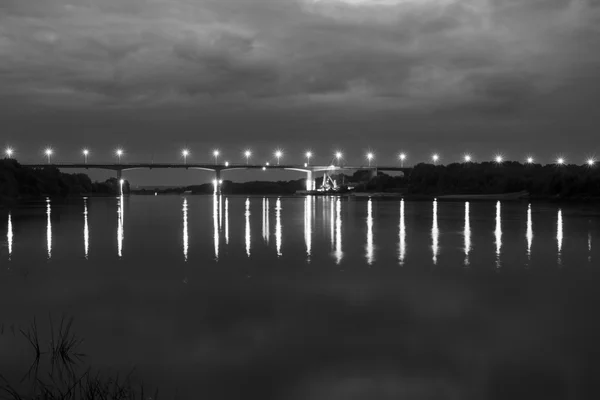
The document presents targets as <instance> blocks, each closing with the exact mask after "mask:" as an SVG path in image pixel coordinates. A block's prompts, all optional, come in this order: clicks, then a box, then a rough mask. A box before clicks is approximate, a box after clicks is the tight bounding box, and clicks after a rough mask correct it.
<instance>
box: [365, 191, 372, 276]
mask: <svg viewBox="0 0 600 400" xmlns="http://www.w3.org/2000/svg"><path fill="white" fill-rule="evenodd" d="M366 250H367V251H366V257H367V263H368V264H369V265H371V264H373V261H374V247H373V200H371V198H369V202H368V203H367V246H366Z"/></svg>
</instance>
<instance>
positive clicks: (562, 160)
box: [556, 157, 565, 165]
mask: <svg viewBox="0 0 600 400" xmlns="http://www.w3.org/2000/svg"><path fill="white" fill-rule="evenodd" d="M556 163H557V164H558V165H564V164H565V159H564V158H563V157H558V158H557V159H556Z"/></svg>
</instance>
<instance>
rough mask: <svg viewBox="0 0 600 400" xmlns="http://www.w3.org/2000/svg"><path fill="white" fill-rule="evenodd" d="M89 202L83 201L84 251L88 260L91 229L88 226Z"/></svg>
mask: <svg viewBox="0 0 600 400" xmlns="http://www.w3.org/2000/svg"><path fill="white" fill-rule="evenodd" d="M87 203H88V200H87V198H85V199H83V249H84V252H85V258H86V259H87V258H88V255H89V250H90V228H89V225H88V204H87Z"/></svg>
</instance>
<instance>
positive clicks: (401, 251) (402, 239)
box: [398, 199, 406, 265]
mask: <svg viewBox="0 0 600 400" xmlns="http://www.w3.org/2000/svg"><path fill="white" fill-rule="evenodd" d="M404 218H405V217H404V199H402V200H400V224H399V226H398V228H399V229H398V231H399V233H398V261H399V262H400V265H404V258H405V257H406V221H405V219H404Z"/></svg>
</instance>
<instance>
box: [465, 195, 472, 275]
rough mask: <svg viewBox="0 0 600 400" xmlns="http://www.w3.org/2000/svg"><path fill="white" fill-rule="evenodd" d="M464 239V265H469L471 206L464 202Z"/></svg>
mask: <svg viewBox="0 0 600 400" xmlns="http://www.w3.org/2000/svg"><path fill="white" fill-rule="evenodd" d="M463 236H464V238H465V265H469V264H470V263H471V262H470V261H469V254H470V253H471V204H470V203H469V202H468V201H467V202H465V230H464V233H463Z"/></svg>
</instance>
